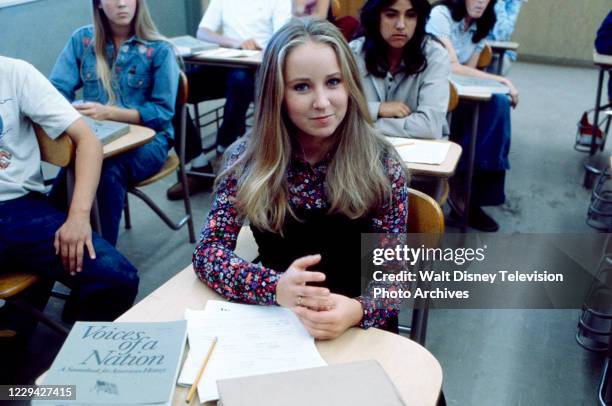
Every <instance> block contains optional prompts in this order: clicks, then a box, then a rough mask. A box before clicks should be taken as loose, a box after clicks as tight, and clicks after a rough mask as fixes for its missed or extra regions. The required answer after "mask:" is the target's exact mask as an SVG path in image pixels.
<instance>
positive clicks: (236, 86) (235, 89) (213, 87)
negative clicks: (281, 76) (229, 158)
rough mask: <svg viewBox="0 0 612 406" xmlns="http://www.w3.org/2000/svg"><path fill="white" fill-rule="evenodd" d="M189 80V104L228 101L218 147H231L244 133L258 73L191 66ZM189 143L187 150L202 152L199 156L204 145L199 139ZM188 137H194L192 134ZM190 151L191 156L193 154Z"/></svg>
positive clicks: (188, 72)
mask: <svg viewBox="0 0 612 406" xmlns="http://www.w3.org/2000/svg"><path fill="white" fill-rule="evenodd" d="M187 77H188V80H189V103H197V102H201V101H204V100H212V99H217V98H225V106H224V108H223V123H222V124H221V127H220V128H219V132H218V134H217V144H218V145H221V146H222V147H225V148H227V147H228V146H230V145H231V144H232V142H234V141H235V140H236V138H238V137H239V136H240V135H242V134H243V133H244V128H245V127H244V126H245V120H246V113H247V110H248V109H249V105H250V104H251V102H252V101H253V99H254V94H255V71H254V70H253V69H241V68H218V67H208V66H207V67H200V66H195V67H191V68H190V69H189V70H188V71H187ZM196 135H198V137H197V138H198V140H197V141H196V140H191V139H189V140H187V142H186V144H185V145H186V147H187V148H189V149H192V148H195V149H197V148H198V146H199V149H198V150H197V151H196V152H197V153H194V155H193V156H197V155H199V153H200V152H201V150H202V143H201V140H199V138H200V137H199V134H198V133H196ZM188 137H189V138H191V137H193V135H192V134H188ZM192 146H193V147H192ZM191 152H193V151H188V153H187V155H188V156H190V155H192V154H191Z"/></svg>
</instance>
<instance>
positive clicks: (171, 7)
mask: <svg viewBox="0 0 612 406" xmlns="http://www.w3.org/2000/svg"><path fill="white" fill-rule="evenodd" d="M147 4H148V5H149V9H150V10H151V14H152V15H153V19H154V20H155V22H156V24H157V26H158V28H159V29H160V31H161V32H162V33H163V34H165V35H167V36H175V35H184V34H186V33H188V32H189V33H191V32H192V31H193V32H195V27H196V26H197V21H199V18H200V17H201V16H200V15H199V14H201V6H200V0H148V1H147ZM194 21H195V22H194ZM90 22H91V1H90V0H39V1H34V2H31V3H25V4H20V5H16V6H12V7H4V8H0V27H2V28H1V32H2V40H1V41H0V54H1V55H5V56H10V57H13V58H20V59H24V60H26V61H28V62H30V63H32V64H33V65H34V66H36V67H37V68H38V69H40V70H41V71H42V72H43V73H44V74H45V75H48V74H49V72H50V71H51V68H52V67H53V64H54V63H55V60H56V58H57V55H58V54H59V52H60V51H61V50H62V48H63V46H64V45H65V43H66V41H67V40H68V38H69V36H70V34H71V33H72V32H73V31H74V30H75V29H76V28H78V27H80V26H82V25H85V24H89V23H90Z"/></svg>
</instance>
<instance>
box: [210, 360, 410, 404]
mask: <svg viewBox="0 0 612 406" xmlns="http://www.w3.org/2000/svg"><path fill="white" fill-rule="evenodd" d="M217 386H218V387H219V403H218V406H243V405H252V406H259V405H265V406H286V405H291V406H311V405H317V406H337V405H351V406H371V405H385V406H402V405H405V403H404V402H403V401H402V399H401V397H400V395H399V393H398V392H397V388H396V387H395V385H393V382H391V380H390V379H389V377H388V376H387V374H386V373H385V371H384V369H383V368H382V367H381V366H380V364H379V363H378V362H377V361H375V360H367V361H359V362H351V363H348V364H336V365H329V366H325V367H319V368H310V369H302V370H298V371H290V372H284V373H275V374H267V375H258V376H250V377H245V378H234V379H225V380H220V381H218V382H217Z"/></svg>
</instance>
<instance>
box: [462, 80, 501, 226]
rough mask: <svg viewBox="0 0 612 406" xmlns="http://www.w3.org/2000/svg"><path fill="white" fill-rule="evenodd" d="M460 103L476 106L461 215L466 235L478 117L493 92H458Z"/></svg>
mask: <svg viewBox="0 0 612 406" xmlns="http://www.w3.org/2000/svg"><path fill="white" fill-rule="evenodd" d="M457 93H458V96H459V101H463V102H464V103H469V104H472V105H474V110H473V113H472V134H471V136H470V146H469V148H468V150H467V172H466V175H465V183H464V190H465V194H464V202H465V203H464V208H465V209H464V210H463V213H461V222H460V224H459V227H460V229H461V232H462V233H465V232H466V231H467V228H468V221H469V212H470V211H469V209H468V208H469V207H470V200H471V198H472V178H473V177H474V160H475V158H476V138H477V137H478V116H479V114H480V104H481V103H485V102H488V101H489V100H491V97H492V96H493V95H492V93H491V92H488V91H478V92H472V91H465V90H463V89H462V90H458V91H457Z"/></svg>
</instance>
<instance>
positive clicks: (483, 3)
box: [465, 0, 490, 20]
mask: <svg viewBox="0 0 612 406" xmlns="http://www.w3.org/2000/svg"><path fill="white" fill-rule="evenodd" d="M489 1H490V0H465V9H466V10H467V14H468V15H469V16H470V17H471V18H473V19H474V20H476V19H479V18H480V17H482V15H483V14H484V12H485V10H486V9H487V6H488V5H489Z"/></svg>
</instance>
